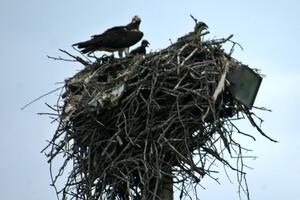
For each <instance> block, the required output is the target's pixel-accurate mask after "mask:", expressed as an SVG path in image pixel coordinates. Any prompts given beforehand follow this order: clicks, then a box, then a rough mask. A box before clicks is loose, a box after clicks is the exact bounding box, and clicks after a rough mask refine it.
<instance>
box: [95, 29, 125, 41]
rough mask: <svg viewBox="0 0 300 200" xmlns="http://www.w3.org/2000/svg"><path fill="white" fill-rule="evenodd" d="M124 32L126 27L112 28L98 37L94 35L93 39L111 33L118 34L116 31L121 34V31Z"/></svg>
mask: <svg viewBox="0 0 300 200" xmlns="http://www.w3.org/2000/svg"><path fill="white" fill-rule="evenodd" d="M124 30H126V27H125V26H115V27H112V28H109V29H107V30H106V31H104V32H103V33H101V34H98V35H92V36H91V38H96V37H99V36H101V35H103V34H107V33H111V32H116V31H119V32H121V31H124Z"/></svg>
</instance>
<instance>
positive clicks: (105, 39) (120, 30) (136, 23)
mask: <svg viewBox="0 0 300 200" xmlns="http://www.w3.org/2000/svg"><path fill="white" fill-rule="evenodd" d="M140 23H141V18H139V17H138V16H134V17H133V18H132V21H131V22H130V23H129V24H127V25H126V26H115V27H112V28H110V29H107V30H106V31H104V32H103V33H102V34H99V35H93V36H92V37H91V39H90V40H87V41H85V42H79V43H76V44H73V45H72V46H77V47H78V48H79V49H80V51H81V52H82V53H87V54H88V55H90V54H91V53H93V52H95V51H108V52H115V51H118V53H119V57H122V54H123V51H124V50H125V55H126V56H127V55H128V51H129V50H128V49H129V47H130V46H132V45H134V44H136V43H137V42H138V41H140V40H141V39H142V37H143V35H144V34H143V32H141V31H140V30H139V27H140Z"/></svg>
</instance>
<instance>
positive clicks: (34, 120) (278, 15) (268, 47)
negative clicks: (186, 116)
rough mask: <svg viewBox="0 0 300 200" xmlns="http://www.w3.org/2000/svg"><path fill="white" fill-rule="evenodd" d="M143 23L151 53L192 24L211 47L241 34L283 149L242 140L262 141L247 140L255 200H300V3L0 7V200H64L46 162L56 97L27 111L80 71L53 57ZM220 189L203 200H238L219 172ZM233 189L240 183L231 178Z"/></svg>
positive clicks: (211, 186) (210, 188)
mask: <svg viewBox="0 0 300 200" xmlns="http://www.w3.org/2000/svg"><path fill="white" fill-rule="evenodd" d="M136 14H137V15H139V16H140V17H141V18H142V24H141V27H140V28H141V30H142V31H143V32H144V35H145V36H144V37H145V38H146V39H147V40H148V41H150V43H151V46H150V49H152V50H153V51H155V50H159V49H161V48H165V47H167V46H168V45H169V43H170V42H169V39H171V40H173V41H175V40H176V39H177V38H178V37H180V36H182V35H183V34H185V33H187V32H189V31H191V30H192V29H193V26H194V22H193V21H192V20H191V18H190V17H189V15H190V14H192V15H194V16H195V17H196V18H198V19H199V20H201V21H204V22H205V23H206V24H207V25H208V26H209V30H210V33H211V34H210V35H209V36H208V37H207V38H220V37H227V36H228V35H230V34H234V38H233V40H235V41H236V42H239V43H240V44H241V45H242V46H243V48H244V51H241V50H240V49H238V48H237V49H236V51H235V53H234V55H233V56H234V57H235V58H237V59H238V60H240V61H242V62H243V63H245V64H248V65H249V66H250V67H256V68H260V69H261V70H262V73H263V74H265V75H266V77H265V78H264V80H263V82H262V86H261V88H260V90H259V93H258V97H257V100H256V102H255V104H256V106H264V107H267V108H269V109H272V110H273V112H271V113H268V112H259V114H260V116H261V117H262V118H263V119H264V120H265V121H264V123H263V125H262V128H263V130H265V132H266V133H267V134H268V135H269V136H271V137H273V138H274V139H277V140H279V141H280V143H277V144H275V143H272V142H270V141H268V140H267V139H265V138H264V137H263V136H261V135H260V134H259V133H258V132H256V131H255V130H254V129H253V128H251V127H250V126H246V125H245V128H244V130H246V131H247V132H248V133H250V134H252V135H253V136H255V137H256V139H257V141H256V142H252V141H251V140H250V139H249V140H247V139H245V140H242V141H241V144H242V145H244V146H246V147H249V148H251V149H252V150H253V152H251V154H252V155H255V156H258V158H257V159H256V160H245V162H246V163H247V164H248V165H249V166H251V167H252V168H253V169H252V170H247V172H248V174H247V178H248V186H249V189H250V196H251V199H254V200H266V199H272V200H282V199H291V200H294V199H299V196H300V190H299V180H300V142H299V141H300V134H299V130H298V125H299V124H300V119H299V116H298V113H299V112H300V108H299V105H298V103H299V99H300V94H299V93H300V89H299V81H300V68H299V65H300V59H299V58H300V56H299V50H298V49H299V44H300V37H299V36H300V28H299V27H300V20H299V19H300V3H299V1H296V0H294V1H293V0H277V1H276V0H275V1H274V0H273V1H271V0H266V1H261V0H252V1H238V0H228V1H217V0H211V1H200V0H186V1H174V0H173V1H171V0H165V1H159V0H152V1H145V0H128V1H117V0H110V1H106V2H104V1H99V0H98V1H96V0H93V1H92V0H87V1H80V0H73V1H70V0H66V1H58V0H51V1H41V0H27V1H17V0H0V25H1V28H0V36H1V37H0V44H1V47H0V60H1V62H0V63H1V64H0V65H1V66H0V74H1V76H2V77H1V80H0V83H1V84H0V91H1V100H0V102H1V103H0V109H1V112H0V124H1V126H0V130H1V131H0V133H1V136H2V139H1V140H0V156H1V159H0V177H1V178H0V195H1V196H0V198H1V199H8V200H19V199H26V200H40V199H43V200H52V199H56V196H55V192H54V190H53V188H52V187H50V186H49V184H50V177H49V166H48V163H47V162H46V157H45V156H44V155H43V154H41V153H40V151H41V150H42V149H43V147H45V145H46V144H47V143H46V140H48V139H50V138H51V137H52V135H53V134H54V130H55V127H56V125H57V124H50V122H51V120H50V119H49V118H48V117H46V116H39V115H37V114H36V113H38V112H48V111H49V109H48V108H47V107H46V106H45V104H44V103H45V102H47V103H49V104H51V105H53V104H55V103H56V99H57V95H58V93H55V94H52V95H49V96H47V97H45V98H43V99H42V100H40V101H38V102H36V103H34V104H32V105H31V106H30V107H28V108H27V109H25V110H24V111H21V110H20V108H21V107H22V106H23V105H25V104H26V103H28V102H29V101H31V100H32V99H34V98H36V97H38V96H40V95H42V94H44V93H47V92H49V91H51V90H53V89H55V88H56V87H59V86H60V85H57V84H56V83H58V82H62V81H64V80H65V79H66V78H68V77H70V76H72V75H73V74H74V73H76V72H77V71H78V70H80V69H82V66H81V65H79V64H76V63H68V62H57V61H53V60H49V59H47V57H46V56H47V55H51V56H64V55H62V54H61V53H60V52H59V51H58V49H59V48H62V49H65V50H68V51H70V52H72V53H75V52H74V51H73V49H72V48H71V44H73V43H76V42H79V41H83V40H86V39H88V38H89V36H90V35H93V34H97V33H101V32H103V31H104V30H106V29H107V28H109V27H111V26H114V25H122V24H127V23H128V22H129V21H130V20H131V18H132V16H133V15H136ZM219 177H220V182H221V185H219V184H217V183H215V182H213V181H211V180H210V179H209V177H206V178H205V179H204V180H203V182H202V185H203V186H204V187H205V188H206V190H203V189H199V190H198V196H199V197H200V199H201V200H211V199H230V200H238V199H239V197H238V194H237V184H236V183H233V184H231V183H230V182H229V181H228V180H227V178H226V176H225V175H224V172H223V167H222V165H220V175H219ZM232 179H235V177H232Z"/></svg>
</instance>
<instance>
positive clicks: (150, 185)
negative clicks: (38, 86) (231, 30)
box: [47, 33, 264, 199]
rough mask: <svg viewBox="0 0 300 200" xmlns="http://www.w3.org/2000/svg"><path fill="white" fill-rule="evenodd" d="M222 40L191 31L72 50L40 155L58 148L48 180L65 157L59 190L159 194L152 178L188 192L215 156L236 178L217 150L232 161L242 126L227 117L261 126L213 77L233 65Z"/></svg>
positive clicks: (80, 195) (82, 194) (112, 195)
mask: <svg viewBox="0 0 300 200" xmlns="http://www.w3.org/2000/svg"><path fill="white" fill-rule="evenodd" d="M230 38H231V36H230V37H228V38H224V39H218V40H207V41H201V39H200V37H199V36H196V37H195V35H194V34H193V33H191V34H189V35H187V36H185V37H183V38H181V39H179V40H178V41H177V42H176V43H174V44H172V45H170V46H169V47H168V48H166V49H163V50H161V51H158V52H155V53H149V54H147V55H146V56H135V57H129V58H125V59H98V60H97V61H96V62H94V63H87V61H83V60H82V59H81V58H80V59H79V58H78V57H77V60H78V61H79V62H81V63H83V64H85V68H84V69H83V70H82V71H80V72H78V73H77V74H76V75H74V76H73V77H72V78H70V79H68V80H66V83H65V92H64V94H63V95H62V99H63V101H62V102H63V105H62V106H58V107H59V108H61V109H59V110H58V113H59V118H58V119H59V126H58V129H57V131H56V132H55V135H54V137H53V139H52V141H51V142H50V144H49V148H50V149H49V150H50V151H49V152H48V154H47V155H48V157H49V162H52V160H53V158H55V157H58V155H59V154H61V153H63V155H64V163H63V165H62V166H61V168H60V170H59V172H58V174H57V176H56V177H53V183H54V184H55V183H56V181H57V179H58V178H59V177H60V176H61V175H62V172H63V171H64V169H65V168H66V166H67V163H68V162H70V163H72V167H71V172H70V174H68V178H67V181H66V183H65V185H64V187H62V190H60V191H59V190H57V193H59V194H62V196H61V198H62V199H67V198H68V196H69V197H71V199H72V198H74V199H128V198H129V197H130V199H159V198H160V197H161V195H160V194H161V192H162V191H163V187H164V186H163V185H164V184H165V183H164V181H162V180H173V181H174V183H180V184H176V185H180V186H181V188H180V190H181V192H182V194H185V195H188V193H186V192H185V191H186V190H185V189H186V186H187V184H189V183H191V184H198V183H199V181H200V180H201V178H202V177H203V176H204V175H209V176H211V173H212V171H211V170H210V169H211V166H212V163H214V162H215V161H220V162H221V163H223V164H224V165H225V166H228V167H230V168H231V169H233V170H235V171H237V172H238V173H239V174H240V176H242V175H243V174H244V172H243V170H242V166H240V167H235V166H231V164H230V162H229V161H228V160H225V158H224V156H223V155H224V152H225V151H226V152H228V154H230V155H231V156H232V157H235V155H237V157H238V158H239V159H242V157H241V155H240V150H241V146H240V145H239V144H238V143H237V142H236V141H234V140H233V133H235V134H238V133H240V134H245V133H243V132H242V131H240V130H239V129H238V127H237V126H236V125H235V124H234V123H235V120H237V119H243V118H247V119H249V120H250V122H251V123H252V124H253V125H254V126H255V127H256V128H257V130H258V131H259V132H261V133H262V134H264V133H263V132H262V131H261V129H260V128H259V127H258V125H257V124H256V123H255V121H254V120H253V118H252V116H253V113H251V112H249V110H248V109H247V108H246V107H244V106H243V105H241V104H240V103H239V102H237V101H235V100H234V99H233V98H232V97H231V95H230V94H229V93H228V91H227V86H228V82H227V81H226V79H224V78H223V79H222V77H224V75H226V73H227V72H228V71H230V70H232V69H234V68H235V66H238V65H241V63H240V62H238V61H237V60H235V59H233V58H232V57H231V53H225V51H224V49H223V48H222V46H223V44H224V43H231V44H232V45H233V46H234V45H235V44H236V43H233V42H231V41H230ZM245 135H247V134H245ZM247 136H249V137H252V138H253V139H254V137H253V136H250V135H247ZM224 150H225V151H224ZM241 188H242V186H241ZM245 191H247V190H246V189H245Z"/></svg>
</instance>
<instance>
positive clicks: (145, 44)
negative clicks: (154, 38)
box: [142, 40, 150, 47]
mask: <svg viewBox="0 0 300 200" xmlns="http://www.w3.org/2000/svg"><path fill="white" fill-rule="evenodd" d="M149 45H150V43H149V42H148V41H147V40H143V41H142V46H143V47H148V46H149Z"/></svg>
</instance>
